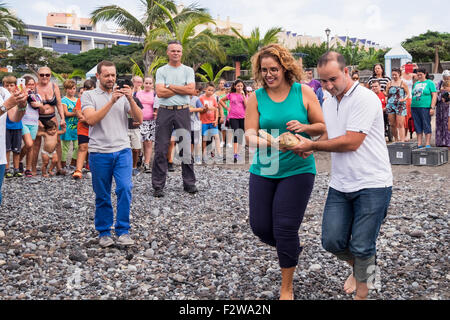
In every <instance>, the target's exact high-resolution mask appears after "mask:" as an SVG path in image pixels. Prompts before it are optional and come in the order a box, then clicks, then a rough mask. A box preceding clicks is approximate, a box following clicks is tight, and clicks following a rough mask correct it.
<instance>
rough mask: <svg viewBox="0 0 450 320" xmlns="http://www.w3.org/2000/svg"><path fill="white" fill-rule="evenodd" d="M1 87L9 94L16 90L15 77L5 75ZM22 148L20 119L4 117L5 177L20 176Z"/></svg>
mask: <svg viewBox="0 0 450 320" xmlns="http://www.w3.org/2000/svg"><path fill="white" fill-rule="evenodd" d="M2 82H3V87H4V88H5V89H6V90H8V91H9V92H10V93H11V94H12V93H13V92H14V91H15V90H16V87H17V86H16V82H17V79H16V77H14V76H6V77H4V78H3V80H2ZM21 148H22V121H19V122H12V121H11V120H10V119H9V117H8V116H7V117H6V170H5V177H6V178H12V177H19V178H20V177H22V176H23V174H22V173H21V172H20V170H19V163H20V151H21ZM11 152H12V153H13V167H14V170H11V169H10V168H9V161H10V156H11Z"/></svg>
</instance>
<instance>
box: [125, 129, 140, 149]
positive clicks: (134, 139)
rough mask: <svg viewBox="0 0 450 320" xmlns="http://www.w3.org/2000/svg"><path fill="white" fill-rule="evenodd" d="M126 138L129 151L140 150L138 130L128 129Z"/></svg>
mask: <svg viewBox="0 0 450 320" xmlns="http://www.w3.org/2000/svg"><path fill="white" fill-rule="evenodd" d="M128 137H129V138H130V142H131V149H135V150H138V149H142V142H141V140H142V136H141V130H140V129H139V128H137V129H128Z"/></svg>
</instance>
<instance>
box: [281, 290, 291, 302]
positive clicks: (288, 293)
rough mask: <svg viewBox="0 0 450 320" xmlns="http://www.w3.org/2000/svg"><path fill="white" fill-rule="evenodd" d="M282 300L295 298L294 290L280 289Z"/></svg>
mask: <svg viewBox="0 0 450 320" xmlns="http://www.w3.org/2000/svg"><path fill="white" fill-rule="evenodd" d="M280 300H294V291H293V290H288V291H284V290H283V291H280Z"/></svg>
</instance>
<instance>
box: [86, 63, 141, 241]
mask: <svg viewBox="0 0 450 320" xmlns="http://www.w3.org/2000/svg"><path fill="white" fill-rule="evenodd" d="M96 77H97V79H98V80H99V81H100V86H99V87H98V88H97V89H95V90H92V91H86V92H85V93H84V94H83V95H82V96H81V110H82V112H83V115H84V117H85V118H86V122H87V124H88V125H89V166H90V169H91V173H92V187H93V189H94V192H95V229H96V230H97V231H98V232H99V233H100V245H101V246H102V247H109V246H111V245H112V244H113V243H114V241H113V240H112V238H111V227H112V225H113V222H114V212H113V208H112V204H111V187H112V178H113V177H114V180H115V182H116V195H117V218H116V225H115V226H114V229H115V233H116V235H117V236H118V237H119V238H118V240H117V242H118V244H120V245H132V244H134V241H133V240H132V239H131V238H130V236H129V234H128V230H129V229H130V205H131V190H132V188H133V184H132V180H131V179H132V178H131V170H132V155H131V149H130V140H129V139H128V117H127V114H129V115H130V116H131V117H132V118H133V120H134V121H136V122H139V123H142V110H141V109H140V108H139V107H138V106H137V104H136V102H135V101H134V99H133V93H132V90H131V88H130V87H129V86H126V85H125V86H124V87H123V88H118V87H117V86H116V87H115V88H114V85H115V82H116V67H115V65H114V64H113V63H112V62H109V61H102V62H100V63H99V64H98V65H97V74H96Z"/></svg>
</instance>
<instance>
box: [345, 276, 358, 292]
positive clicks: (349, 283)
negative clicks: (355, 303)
mask: <svg viewBox="0 0 450 320" xmlns="http://www.w3.org/2000/svg"><path fill="white" fill-rule="evenodd" d="M355 290H356V279H355V277H354V276H353V273H352V274H351V275H350V276H349V277H348V278H347V280H346V281H345V283H344V291H345V293H346V294H352V293H353V292H355Z"/></svg>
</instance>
